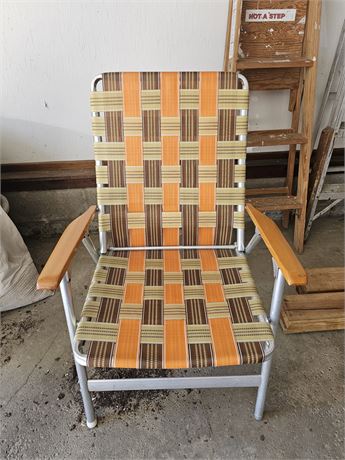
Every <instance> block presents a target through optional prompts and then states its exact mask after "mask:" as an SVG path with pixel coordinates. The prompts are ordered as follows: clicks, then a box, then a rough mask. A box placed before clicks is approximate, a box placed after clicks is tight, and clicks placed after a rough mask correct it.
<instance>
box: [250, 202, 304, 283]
mask: <svg viewBox="0 0 345 460" xmlns="http://www.w3.org/2000/svg"><path fill="white" fill-rule="evenodd" d="M246 210H247V212H248V214H249V216H250V218H251V219H252V221H253V223H254V224H255V226H256V228H257V229H258V231H259V233H260V235H261V237H262V239H263V240H264V242H265V244H266V246H267V249H268V250H269V251H270V253H271V255H272V257H273V259H274V260H275V262H276V264H277V265H278V267H279V268H280V270H281V271H282V273H283V275H284V278H285V280H286V282H287V283H288V284H289V285H290V286H291V285H303V284H307V274H306V271H305V270H304V268H303V266H302V265H301V263H300V261H299V260H298V258H297V257H296V255H295V253H294V252H293V250H292V248H291V246H290V245H289V243H288V242H287V241H286V239H285V237H284V236H283V234H282V233H281V231H280V230H279V228H278V226H277V225H276V224H275V223H274V222H273V220H272V219H270V218H269V217H267V216H265V215H264V214H263V213H262V212H260V211H258V210H257V209H256V208H254V206H253V205H251V204H247V205H246Z"/></svg>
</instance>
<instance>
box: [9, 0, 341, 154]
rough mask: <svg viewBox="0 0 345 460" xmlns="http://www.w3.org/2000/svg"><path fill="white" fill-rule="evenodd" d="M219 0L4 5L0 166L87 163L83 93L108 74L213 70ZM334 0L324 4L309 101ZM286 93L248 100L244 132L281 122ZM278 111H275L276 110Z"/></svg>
mask: <svg viewBox="0 0 345 460" xmlns="http://www.w3.org/2000/svg"><path fill="white" fill-rule="evenodd" d="M227 7H228V0H188V1H187V0H175V1H172V0H151V1H150V0H141V1H140V0H137V1H129V0H127V1H125V0H123V1H119V0H114V1H105V0H98V1H97V2H93V1H87V0H84V1H79V2H77V1H72V0H65V1H63V0H61V1H45V2H33V1H22V2H16V1H7V2H5V3H4V4H3V11H2V19H3V40H2V42H3V44H4V46H3V50H2V66H1V67H2V80H3V81H2V87H3V94H2V104H1V106H2V113H3V121H2V149H1V150H2V161H3V163H15V162H35V161H52V160H73V159H91V158H92V157H93V154H92V138H91V135H90V116H89V85H90V81H91V79H92V78H93V77H94V76H95V75H96V74H98V73H101V72H103V71H111V70H220V69H221V68H222V63H223V52H224V43H225V32H226V22H227ZM344 17H345V1H344V0H324V5H323V17H322V34H321V37H322V39H321V50H320V65H319V79H318V90H317V98H318V104H319V102H320V97H321V96H322V92H323V89H324V86H325V84H326V80H327V76H328V70H329V68H330V65H331V62H332V58H333V54H334V50H335V47H336V43H337V40H338V36H339V33H340V29H341V26H342V21H343V19H344ZM287 101H288V94H285V95H279V94H276V93H275V92H272V93H269V94H268V93H267V92H265V93H262V94H261V93H255V94H253V96H252V101H251V118H250V126H251V127H252V129H260V128H261V129H266V128H271V129H273V128H280V127H287V126H288V124H289V120H290V117H289V114H288V112H287V111H286V110H285V107H287ZM282 107H284V109H282Z"/></svg>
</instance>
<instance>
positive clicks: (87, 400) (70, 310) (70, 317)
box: [60, 272, 97, 428]
mask: <svg viewBox="0 0 345 460" xmlns="http://www.w3.org/2000/svg"><path fill="white" fill-rule="evenodd" d="M60 292H61V297H62V303H63V307H64V310H65V316H66V322H67V328H68V334H69V338H70V342H71V347H72V352H73V342H74V336H75V330H76V324H77V322H76V319H75V314H74V307H73V299H72V292H71V283H70V277H69V274H68V272H66V273H65V275H64V277H63V278H62V280H61V282H60ZM75 367H76V370H77V375H78V381H79V387H80V392H81V396H82V399H83V403H84V410H85V415H86V425H87V426H88V428H94V427H95V426H96V425H97V418H96V416H95V411H94V407H93V403H92V399H91V395H90V392H89V389H88V386H87V374H86V368H85V367H84V366H82V365H80V364H79V363H78V362H76V360H75Z"/></svg>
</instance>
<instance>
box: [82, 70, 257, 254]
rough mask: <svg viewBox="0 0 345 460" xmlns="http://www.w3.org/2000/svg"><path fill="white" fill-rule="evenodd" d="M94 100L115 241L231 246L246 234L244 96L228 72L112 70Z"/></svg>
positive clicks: (103, 224)
mask: <svg viewBox="0 0 345 460" xmlns="http://www.w3.org/2000/svg"><path fill="white" fill-rule="evenodd" d="M102 84H103V91H100V92H93V93H92V94H91V109H92V111H93V112H94V113H99V114H100V116H99V117H94V118H93V123H92V127H93V133H94V135H95V136H99V137H100V138H101V141H102V142H97V143H96V144H95V158H96V160H99V162H101V164H100V165H98V166H97V167H96V178H97V184H98V185H99V187H98V188H97V192H98V195H97V197H98V204H99V205H102V206H104V211H105V212H103V213H101V214H100V218H99V227H100V230H101V231H106V232H110V233H111V240H112V245H114V246H116V247H131V246H170V245H173V246H175V245H182V246H190V245H192V246H193V245H213V244H215V245H228V244H231V243H232V241H233V229H234V228H235V229H236V228H243V226H244V217H243V212H242V211H241V212H240V211H238V210H237V208H236V207H237V205H241V204H244V188H239V187H238V186H237V184H238V183H239V182H244V179H245V167H244V165H240V164H238V160H239V159H244V158H245V148H246V145H245V142H244V141H240V140H239V136H240V135H243V134H246V132H247V117H244V116H241V115H240V113H239V110H241V109H247V107H248V91H246V90H242V89H237V76H236V75H235V74H232V73H224V72H200V73H199V72H181V73H177V72H175V73H174V72H168V73H157V72H143V73H135V72H133V73H106V74H104V75H103V78H102Z"/></svg>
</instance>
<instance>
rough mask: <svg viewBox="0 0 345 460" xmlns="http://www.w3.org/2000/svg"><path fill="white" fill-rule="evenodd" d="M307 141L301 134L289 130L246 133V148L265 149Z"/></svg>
mask: <svg viewBox="0 0 345 460" xmlns="http://www.w3.org/2000/svg"><path fill="white" fill-rule="evenodd" d="M306 141H307V139H306V138H305V136H303V135H302V134H301V133H294V132H292V130H291V129H272V130H264V131H248V138H247V143H248V147H265V146H272V145H291V144H296V145H297V144H304V143H305V142H306Z"/></svg>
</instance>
